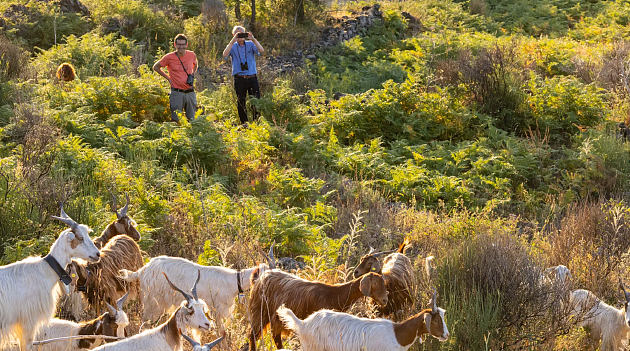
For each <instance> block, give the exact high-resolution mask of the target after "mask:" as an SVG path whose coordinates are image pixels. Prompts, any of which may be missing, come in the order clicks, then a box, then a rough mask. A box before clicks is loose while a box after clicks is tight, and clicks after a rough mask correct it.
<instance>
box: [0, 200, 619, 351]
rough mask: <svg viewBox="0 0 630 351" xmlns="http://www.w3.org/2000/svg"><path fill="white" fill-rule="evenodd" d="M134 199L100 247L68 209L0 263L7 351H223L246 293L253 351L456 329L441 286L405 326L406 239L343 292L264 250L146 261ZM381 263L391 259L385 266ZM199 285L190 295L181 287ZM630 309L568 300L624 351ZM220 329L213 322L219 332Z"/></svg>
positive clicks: (310, 349)
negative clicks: (69, 301) (357, 311)
mask: <svg viewBox="0 0 630 351" xmlns="http://www.w3.org/2000/svg"><path fill="white" fill-rule="evenodd" d="M128 206H129V197H128V196H127V203H126V205H125V207H124V208H122V209H121V210H120V212H119V211H118V210H117V209H116V199H115V198H114V212H115V213H116V216H117V219H116V220H115V221H113V222H112V223H110V224H109V225H108V226H107V228H106V229H105V230H104V231H103V233H102V234H101V235H100V236H99V237H97V238H95V239H94V240H92V239H91V238H90V236H89V232H90V231H91V230H90V228H89V227H88V226H86V225H83V224H78V223H76V222H75V221H74V220H72V219H71V218H70V217H69V216H68V215H67V214H66V213H65V212H64V210H63V207H62V208H61V216H59V217H56V216H53V218H55V219H57V220H59V221H61V222H63V223H64V224H65V225H67V226H68V229H66V230H64V231H63V232H61V234H60V235H59V237H58V238H57V240H56V241H55V242H54V243H53V244H52V246H51V248H50V252H49V254H48V255H46V256H45V257H43V258H42V257H29V258H26V259H24V260H22V261H19V262H15V263H12V264H9V265H7V266H2V267H0V350H15V349H17V348H18V346H17V345H16V344H18V343H19V350H20V351H34V350H42V351H61V350H68V351H70V350H82V349H94V350H121V351H122V350H126V351H135V350H152V351H153V350H156V351H157V350H165V351H166V350H182V347H183V345H184V340H186V341H187V342H188V343H190V345H191V347H192V348H193V351H209V350H210V349H212V348H213V347H214V346H216V345H221V346H222V347H223V349H226V346H227V344H226V341H227V340H226V331H225V326H224V324H223V320H225V319H227V318H229V316H230V314H231V313H232V311H233V309H234V307H235V301H237V300H240V299H237V297H238V296H241V295H242V294H244V292H245V291H248V290H249V291H250V293H249V300H248V306H247V311H248V316H249V320H250V325H251V329H250V331H249V335H248V337H249V343H248V344H245V345H244V346H243V348H242V349H243V350H250V351H255V350H256V343H257V341H258V340H259V339H260V338H261V337H262V335H263V333H264V332H265V331H266V330H269V332H270V333H271V336H272V339H273V342H274V343H275V345H276V347H277V348H278V349H279V350H282V349H283V345H282V336H283V334H284V335H286V334H287V333H289V332H294V333H295V334H296V335H297V336H298V338H299V341H300V344H301V347H302V348H303V349H304V350H307V351H314V350H321V351H358V350H367V351H381V350H407V349H409V348H410V347H411V345H412V344H413V343H414V342H415V341H416V340H419V341H420V342H422V337H423V336H424V335H426V334H428V335H431V336H433V337H435V338H436V339H438V340H440V341H445V340H447V339H448V337H449V331H448V328H447V327H446V322H445V310H444V309H442V308H439V307H438V306H437V292H436V290H435V288H433V295H432V298H431V301H430V308H427V309H424V310H422V311H420V312H419V313H417V314H416V315H414V316H412V317H410V318H408V319H405V320H401V321H396V320H398V319H399V318H398V316H399V313H397V312H399V311H401V310H403V309H404V308H405V307H406V306H407V307H408V306H413V304H414V294H413V291H415V287H416V286H417V282H416V280H415V272H414V269H413V265H412V263H411V260H410V259H409V258H408V257H407V256H406V255H405V250H406V249H407V248H408V247H409V242H408V241H405V242H404V243H402V244H401V245H400V246H399V248H398V249H397V250H393V251H389V252H379V253H374V252H373V250H372V251H370V253H368V254H367V255H365V256H363V257H362V258H361V262H360V264H359V265H358V266H357V267H356V269H355V270H354V272H353V273H354V274H353V275H354V279H353V280H351V281H349V282H346V283H343V284H337V285H331V284H326V283H323V282H318V281H309V280H305V279H302V278H299V277H297V276H295V275H292V274H289V273H286V272H284V271H282V270H279V269H276V267H275V259H274V257H273V246H272V247H271V249H270V251H269V254H264V253H263V255H264V257H265V259H266V261H267V263H266V264H259V265H257V266H256V267H252V268H249V269H244V270H234V269H230V268H225V267H214V266H201V265H198V264H196V263H193V262H190V261H188V260H185V259H183V258H178V257H168V256H159V257H154V258H152V259H151V260H150V261H149V262H148V263H147V264H144V260H143V257H142V253H141V251H140V248H139V247H138V245H137V244H136V241H138V240H140V233H139V232H138V230H137V229H136V224H135V222H134V221H133V220H132V219H131V218H130V217H129V216H128V215H127V210H128V208H129V207H128ZM380 257H384V258H383V259H382V261H381V260H380ZM431 261H432V257H427V258H426V259H425V267H426V269H427V275H428V277H429V279H430V278H431V276H432V275H434V274H435V269H434V268H433V267H432V264H431ZM570 279H571V273H570V271H569V270H568V269H567V267H565V266H562V265H559V266H556V267H552V268H550V269H548V270H547V271H546V274H545V275H544V277H543V278H542V279H541V281H542V282H543V283H545V282H544V281H545V280H547V281H548V280H552V281H553V282H554V283H557V282H560V283H561V284H564V283H565V282H566V281H567V280H570ZM191 285H192V289H191V290H190V292H187V291H184V290H182V289H181V288H182V287H188V286H191ZM620 287H621V289H622V290H623V292H624V296H625V299H626V303H625V305H624V307H623V308H621V309H616V308H614V307H612V306H610V305H607V304H606V303H604V302H603V301H600V300H599V299H597V297H596V296H595V295H594V294H593V293H592V292H590V291H587V290H575V291H573V292H571V293H570V294H568V296H569V297H570V298H569V303H570V304H571V306H573V307H572V308H571V311H572V313H573V314H575V315H578V314H581V315H582V316H583V318H582V319H581V323H582V325H583V326H585V327H589V330H590V331H591V336H592V337H593V338H594V339H597V340H601V341H602V350H610V351H612V350H614V351H618V350H620V349H621V347H622V342H623V341H624V340H625V339H627V335H628V332H630V326H629V325H630V313H629V312H628V303H629V302H630V293H628V292H626V290H625V287H624V286H623V283H621V282H620ZM67 294H79V295H82V296H83V298H85V300H86V301H87V302H88V304H89V306H90V307H91V308H93V309H94V311H95V312H96V314H97V315H100V308H101V305H104V306H105V307H106V309H107V311H106V312H105V313H103V314H102V315H100V316H99V317H98V318H96V319H94V320H91V321H87V322H82V323H75V322H72V321H67V320H61V319H56V318H53V316H54V313H55V310H56V307H57V303H58V302H59V300H60V299H61V297H62V296H63V295H67ZM363 297H368V298H370V299H371V300H372V301H373V302H374V303H375V304H376V305H377V306H378V312H379V314H380V315H381V316H382V317H391V319H392V320H390V319H384V318H380V319H368V318H359V317H356V316H353V315H351V314H348V313H344V312H343V311H347V310H348V309H349V308H350V307H351V306H352V305H353V304H354V303H355V302H356V301H358V300H360V299H362V298H363ZM128 299H129V300H134V299H137V300H138V301H139V305H140V306H141V309H142V320H143V321H144V322H148V321H157V320H158V319H160V317H161V316H163V315H164V314H167V316H168V320H167V321H166V322H164V323H163V324H161V325H159V326H157V327H155V328H153V329H148V330H145V331H143V332H141V333H139V334H137V335H133V336H128V335H127V329H126V327H127V325H128V324H129V319H128V317H127V314H126V313H125V312H124V311H123V307H124V304H125V302H126V301H127V300H128ZM215 323H216V325H215ZM213 328H216V331H217V332H218V334H219V335H221V337H220V338H218V339H217V340H215V341H213V342H212V343H209V344H205V345H201V344H200V343H199V341H200V340H201V334H202V333H203V332H206V331H209V330H211V329H213Z"/></svg>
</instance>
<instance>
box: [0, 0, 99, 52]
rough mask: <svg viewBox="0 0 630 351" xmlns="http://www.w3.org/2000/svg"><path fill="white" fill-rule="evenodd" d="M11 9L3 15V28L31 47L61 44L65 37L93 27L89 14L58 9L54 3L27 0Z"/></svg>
mask: <svg viewBox="0 0 630 351" xmlns="http://www.w3.org/2000/svg"><path fill="white" fill-rule="evenodd" d="M13 11H15V12H13V13H8V16H7V17H4V16H3V20H4V21H5V22H4V23H5V30H6V32H7V33H10V34H9V36H10V37H12V38H14V39H17V40H19V41H21V42H23V43H24V44H25V45H26V46H27V47H29V48H30V49H31V50H34V49H35V48H39V49H43V50H46V49H48V48H50V47H52V46H54V45H55V44H60V43H62V42H63V41H64V37H67V36H70V35H83V34H84V33H87V32H88V31H90V30H91V29H92V28H93V27H94V25H93V22H92V20H91V19H90V18H89V17H84V16H82V15H81V14H80V13H64V12H61V11H60V9H59V5H58V3H57V2H45V1H34V2H30V1H26V2H25V4H20V5H17V6H15V7H14V8H13Z"/></svg>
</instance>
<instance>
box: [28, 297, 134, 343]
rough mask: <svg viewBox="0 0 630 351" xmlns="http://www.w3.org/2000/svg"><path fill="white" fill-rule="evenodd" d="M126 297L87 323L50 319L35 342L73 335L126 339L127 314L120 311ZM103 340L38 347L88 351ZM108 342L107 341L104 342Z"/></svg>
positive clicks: (71, 341) (85, 340) (78, 340)
mask: <svg viewBox="0 0 630 351" xmlns="http://www.w3.org/2000/svg"><path fill="white" fill-rule="evenodd" d="M127 296H128V295H125V296H123V297H121V298H120V299H119V300H118V301H116V308H114V307H113V306H111V305H110V304H107V308H108V310H109V311H108V312H105V313H104V314H103V315H101V316H100V317H98V318H96V319H93V320H91V321H88V322H83V323H74V322H70V321H66V320H62V319H51V320H50V322H49V323H48V324H46V325H44V326H43V327H42V328H41V329H40V330H39V331H38V332H37V336H36V339H37V340H40V341H41V340H46V339H54V338H60V337H64V336H75V335H106V336H117V337H126V336H127V332H126V330H125V328H126V327H127V325H128V324H129V318H128V317H127V314H126V313H125V312H124V311H123V310H122V306H123V304H124V303H125V300H126V299H127ZM102 340H103V339H97V338H92V339H74V340H67V341H56V342H51V343H48V344H44V345H42V346H40V349H39V351H73V350H82V349H83V350H90V349H93V348H95V347H97V346H99V345H100V344H101V341H102ZM105 342H108V340H105Z"/></svg>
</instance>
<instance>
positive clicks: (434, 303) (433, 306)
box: [431, 287, 437, 313]
mask: <svg viewBox="0 0 630 351" xmlns="http://www.w3.org/2000/svg"><path fill="white" fill-rule="evenodd" d="M432 289H433V298H432V299H431V300H432V301H431V313H436V312H437V290H436V289H435V287H433V288H432Z"/></svg>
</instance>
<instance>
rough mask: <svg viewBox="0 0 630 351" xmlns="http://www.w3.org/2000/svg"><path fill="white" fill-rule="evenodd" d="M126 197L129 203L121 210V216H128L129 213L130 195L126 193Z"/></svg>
mask: <svg viewBox="0 0 630 351" xmlns="http://www.w3.org/2000/svg"><path fill="white" fill-rule="evenodd" d="M125 197H126V198H127V203H126V204H125V207H123V208H122V209H121V210H120V215H121V216H126V215H127V211H128V210H129V193H125Z"/></svg>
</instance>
